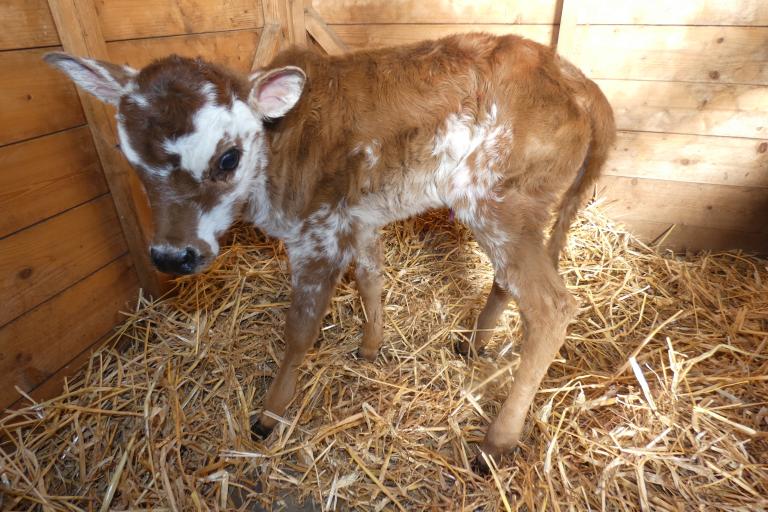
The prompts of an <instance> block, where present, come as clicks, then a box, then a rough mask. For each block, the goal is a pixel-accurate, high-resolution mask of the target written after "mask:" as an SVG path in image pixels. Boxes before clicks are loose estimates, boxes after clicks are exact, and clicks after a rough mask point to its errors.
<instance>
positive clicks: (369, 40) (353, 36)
mask: <svg viewBox="0 0 768 512" xmlns="http://www.w3.org/2000/svg"><path fill="white" fill-rule="evenodd" d="M313 5H314V7H315V9H316V10H317V11H318V12H319V13H320V15H321V16H322V17H323V18H324V19H325V21H326V23H328V25H330V27H331V28H332V29H333V30H334V31H335V32H336V33H337V34H338V35H339V37H340V38H341V39H342V40H343V41H344V43H346V45H347V46H348V47H349V48H350V49H353V50H354V49H360V48H372V47H378V46H388V45H394V44H403V43H409V42H416V41H420V40H423V39H430V38H436V37H441V36H444V35H448V34H453V33H456V32H471V31H477V30H483V31H486V32H491V33H495V34H507V33H515V34H520V35H522V36H525V37H528V38H530V39H533V40H534V41H538V42H540V43H542V44H551V43H552V41H553V37H555V36H556V32H557V24H558V23H559V7H558V0H512V1H505V2H499V1H497V0H387V1H385V0H314V1H313Z"/></svg>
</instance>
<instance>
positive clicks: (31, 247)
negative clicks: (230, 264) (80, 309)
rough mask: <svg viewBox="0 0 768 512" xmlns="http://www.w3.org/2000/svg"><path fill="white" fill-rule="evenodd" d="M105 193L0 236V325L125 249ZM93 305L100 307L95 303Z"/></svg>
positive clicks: (110, 259)
mask: <svg viewBox="0 0 768 512" xmlns="http://www.w3.org/2000/svg"><path fill="white" fill-rule="evenodd" d="M126 250H127V249H126V245H125V239H124V238H123V233H122V231H121V229H120V224H119V222H118V220H117V215H116V214H115V208H114V205H113V204H112V197H111V196H110V195H108V194H105V195H103V196H101V197H99V198H98V199H94V200H93V201H90V202H88V203H86V204H84V205H81V206H78V207H77V208H73V209H72V210H68V211H66V212H64V213H62V214H60V215H57V216H56V217H53V218H51V219H48V220H46V221H44V222H41V223H40V224H36V225H34V226H32V227H31V228H28V229H25V230H23V231H19V232H18V233H16V234H14V235H11V236H8V237H6V238H3V239H2V240H0V304H3V307H2V308H0V325H3V324H5V323H6V322H9V321H10V320H13V319H14V318H16V317H17V316H19V315H21V314H22V313H24V312H25V311H28V310H29V309H31V308H33V307H35V306H37V305H38V304H40V303H42V302H43V301H45V300H47V299H49V298H50V297H52V296H53V295H55V294H57V293H59V292H60V291H62V290H64V289H66V288H67V287H68V286H71V285H72V284H73V283H76V282H77V281H79V280H80V279H82V278H83V277H85V276H87V275H89V274H91V273H92V272H94V271H96V270H97V269H99V268H101V267H102V266H104V265H105V264H107V263H108V262H110V261H112V260H113V259H115V258H116V257H117V256H119V255H121V254H123V253H125V251H126ZM94 306H95V307H97V308H98V307H101V306H100V305H99V304H94Z"/></svg>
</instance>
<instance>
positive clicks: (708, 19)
mask: <svg viewBox="0 0 768 512" xmlns="http://www.w3.org/2000/svg"><path fill="white" fill-rule="evenodd" d="M566 1H573V0H566ZM578 3H579V9H578V17H577V23H582V24H593V25H751V26H764V25H768V2H766V1H765V0H676V1H674V2H670V1H669V0H642V1H638V0H611V3H610V4H609V6H606V3H605V0H579V2H578ZM606 7H608V8H606Z"/></svg>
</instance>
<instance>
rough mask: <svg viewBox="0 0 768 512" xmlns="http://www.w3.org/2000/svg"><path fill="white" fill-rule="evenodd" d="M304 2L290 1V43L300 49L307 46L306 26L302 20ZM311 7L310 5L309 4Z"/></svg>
mask: <svg viewBox="0 0 768 512" xmlns="http://www.w3.org/2000/svg"><path fill="white" fill-rule="evenodd" d="M305 1H306V0H290V10H289V14H290V17H291V25H292V26H293V30H292V32H291V33H292V35H293V39H292V41H291V42H292V43H293V44H295V45H296V46H300V47H302V48H304V47H306V46H307V25H306V22H305V20H304V2H305ZM310 5H311V4H310Z"/></svg>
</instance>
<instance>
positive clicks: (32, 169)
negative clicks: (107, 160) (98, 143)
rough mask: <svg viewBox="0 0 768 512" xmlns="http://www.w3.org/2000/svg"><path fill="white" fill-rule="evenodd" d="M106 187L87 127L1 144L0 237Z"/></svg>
mask: <svg viewBox="0 0 768 512" xmlns="http://www.w3.org/2000/svg"><path fill="white" fill-rule="evenodd" d="M105 192H107V184H106V183H105V182H104V176H103V174H102V173H101V166H100V165H99V158H98V156H97V155H96V148H94V147H93V140H92V139H91V134H90V132H89V131H88V128H87V127H86V126H81V127H79V128H72V129H70V130H66V131H63V132H58V133H55V134H53V135H48V136H45V137H41V138H38V139H32V140H30V141H26V142H20V143H18V144H11V145H10V146H4V147H2V148H0V237H4V236H6V235H8V234H9V233H12V232H14V231H17V230H19V229H22V228H24V227H27V226H29V225H31V224H34V223H36V222H39V221H41V220H43V219H45V218H48V217H50V216H52V215H55V214H57V213H59V212H61V211H63V210H66V209H69V208H72V207H73V206H76V205H78V204H81V203H84V202H86V201H88V200H90V199H93V198H94V197H96V196H99V195H102V194H104V193H105Z"/></svg>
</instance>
